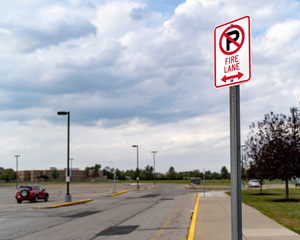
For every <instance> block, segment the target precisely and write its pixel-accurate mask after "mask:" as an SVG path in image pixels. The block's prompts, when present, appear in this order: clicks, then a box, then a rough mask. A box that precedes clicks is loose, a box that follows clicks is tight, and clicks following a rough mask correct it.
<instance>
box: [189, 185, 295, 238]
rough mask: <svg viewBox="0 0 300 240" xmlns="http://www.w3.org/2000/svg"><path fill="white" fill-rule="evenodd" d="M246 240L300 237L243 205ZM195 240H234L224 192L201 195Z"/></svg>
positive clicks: (229, 204) (227, 199)
mask: <svg viewBox="0 0 300 240" xmlns="http://www.w3.org/2000/svg"><path fill="white" fill-rule="evenodd" d="M242 215H243V219H242V224H243V240H283V239H284V240H300V236H299V235H298V234H297V233H295V232H293V231H291V230H289V229H287V228H285V227H283V226H281V225H280V224H278V223H276V222H275V221H273V220H272V219H270V218H268V217H267V216H265V215H263V214H262V213H260V212H259V211H257V210H256V209H254V208H252V207H250V206H247V205H245V204H242ZM195 239H197V240H231V199H230V197H229V196H228V195H227V194H225V193H224V192H223V191H215V192H207V193H205V198H204V195H203V194H202V193H201V195H200V200H199V206H198V217H197V222H196V231H195Z"/></svg>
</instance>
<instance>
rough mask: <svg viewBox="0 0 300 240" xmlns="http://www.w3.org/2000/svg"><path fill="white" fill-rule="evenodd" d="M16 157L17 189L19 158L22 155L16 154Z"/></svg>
mask: <svg viewBox="0 0 300 240" xmlns="http://www.w3.org/2000/svg"><path fill="white" fill-rule="evenodd" d="M15 157H16V189H18V158H19V157H20V155H15Z"/></svg>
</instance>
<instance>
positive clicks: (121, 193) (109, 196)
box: [108, 190, 128, 197]
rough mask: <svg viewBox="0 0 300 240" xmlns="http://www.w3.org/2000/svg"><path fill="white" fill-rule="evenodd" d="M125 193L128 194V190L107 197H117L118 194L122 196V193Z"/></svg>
mask: <svg viewBox="0 0 300 240" xmlns="http://www.w3.org/2000/svg"><path fill="white" fill-rule="evenodd" d="M127 192H128V190H125V191H122V192H118V193H112V194H109V195H108V196H109V197H113V196H117V195H120V194H123V193H127Z"/></svg>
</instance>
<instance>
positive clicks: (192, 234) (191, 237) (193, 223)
mask: <svg viewBox="0 0 300 240" xmlns="http://www.w3.org/2000/svg"><path fill="white" fill-rule="evenodd" d="M199 198H200V193H198V197H197V201H196V204H195V207H194V211H193V217H192V221H191V225H190V231H189V235H188V238H187V240H194V237H195V229H196V220H197V212H198V205H199Z"/></svg>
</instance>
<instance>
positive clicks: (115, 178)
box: [109, 161, 116, 191]
mask: <svg viewBox="0 0 300 240" xmlns="http://www.w3.org/2000/svg"><path fill="white" fill-rule="evenodd" d="M109 162H111V163H112V164H113V165H114V191H116V164H115V163H114V162H112V161H109Z"/></svg>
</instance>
